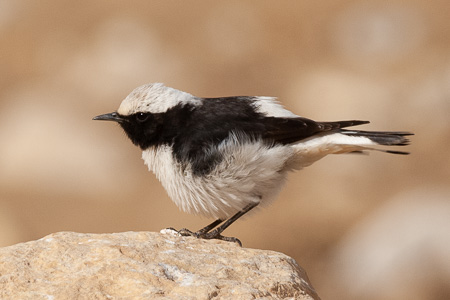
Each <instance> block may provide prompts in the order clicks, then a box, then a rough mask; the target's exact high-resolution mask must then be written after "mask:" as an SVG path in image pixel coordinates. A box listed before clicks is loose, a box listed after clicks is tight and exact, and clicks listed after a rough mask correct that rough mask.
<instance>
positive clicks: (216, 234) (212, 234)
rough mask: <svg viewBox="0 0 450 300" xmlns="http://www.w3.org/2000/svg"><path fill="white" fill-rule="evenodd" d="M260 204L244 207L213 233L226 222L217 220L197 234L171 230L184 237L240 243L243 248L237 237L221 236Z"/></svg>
mask: <svg viewBox="0 0 450 300" xmlns="http://www.w3.org/2000/svg"><path fill="white" fill-rule="evenodd" d="M258 204H259V202H255V203H250V204H248V205H247V206H246V207H244V208H243V209H242V210H240V211H238V212H237V213H236V214H235V215H233V216H232V217H230V218H229V219H227V220H226V221H225V223H223V224H222V225H220V226H219V227H217V228H216V229H214V230H213V231H211V230H212V229H213V228H214V227H216V226H217V225H219V224H220V223H222V222H223V221H224V220H222V219H217V220H215V221H214V222H212V223H211V224H209V225H207V226H205V227H203V228H202V229H200V230H199V231H197V232H192V231H190V230H189V229H186V228H183V229H180V230H175V229H173V228H170V229H172V230H175V231H177V232H178V233H179V234H181V235H183V236H195V237H196V238H200V239H208V240H209V239H217V240H222V241H227V242H235V243H238V244H239V246H241V247H242V243H241V241H240V240H239V239H237V238H235V237H226V236H223V235H221V233H222V232H223V231H224V230H225V229H227V228H228V226H230V225H231V224H233V223H234V222H235V221H236V220H237V219H239V218H240V217H242V216H243V215H245V214H246V213H248V212H249V211H250V210H251V209H253V208H255V207H256V206H258Z"/></svg>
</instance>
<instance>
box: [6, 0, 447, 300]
mask: <svg viewBox="0 0 450 300" xmlns="http://www.w3.org/2000/svg"><path fill="white" fill-rule="evenodd" d="M386 3H387V2H385V1H342V0H340V1H329V0H327V1H214V2H213V1H107V0H103V1H100V0H97V1H68V0H67V1H66V0H65V1H61V0H60V1H56V0H54V1H50V0H48V1H21V0H1V1H0V138H1V147H0V245H2V246H6V245H11V244H14V243H17V242H22V241H28V240H32V239H38V238H41V237H43V236H44V235H46V234H49V233H52V232H57V231H63V230H66V231H67V230H68V231H77V232H121V231H129V230H133V231H139V230H150V231H159V230H160V229H162V228H165V227H168V226H173V227H176V228H181V227H188V228H191V229H198V228H200V227H202V226H203V225H205V224H206V223H208V222H209V221H210V220H207V219H202V218H199V217H195V216H191V215H187V214H184V213H182V212H180V211H179V210H178V209H177V208H176V206H175V205H174V204H173V203H172V202H171V201H170V200H169V199H168V197H167V195H166V194H165V191H164V190H163V188H162V187H161V186H160V184H159V183H158V182H157V180H156V179H155V177H154V176H153V175H152V174H151V173H149V172H147V170H146V167H145V166H144V165H143V163H142V161H141V159H140V151H139V149H137V148H136V147H134V146H133V145H132V144H131V143H130V142H129V141H128V140H127V138H126V137H125V135H124V134H123V133H122V132H121V130H120V128H119V127H118V126H115V125H114V124H111V123H100V122H93V121H91V118H92V117H93V116H95V115H98V114H101V113H107V112H111V111H113V110H115V109H116V108H117V107H118V105H119V104H120V102H121V100H122V99H123V98H124V97H125V96H126V95H127V94H128V93H129V92H130V91H131V90H132V89H133V88H135V87H137V86H138V85H141V84H143V83H147V82H164V83H165V84H166V85H168V86H172V87H175V88H178V89H181V90H184V91H187V92H190V93H192V94H194V95H197V96H207V97H215V96H229V95H266V96H278V97H279V98H280V100H281V101H282V103H283V104H284V105H285V106H287V107H288V108H289V109H291V110H292V111H294V112H295V113H297V114H300V115H303V116H306V117H310V118H313V119H316V120H324V121H325V120H341V119H355V118H356V119H363V120H370V121H371V122H372V124H370V125H366V126H364V127H361V129H373V130H408V131H413V132H415V133H416V136H414V137H413V138H412V140H413V144H412V145H411V146H410V147H408V150H410V151H411V152H412V155H410V156H406V157H405V156H395V155H387V154H383V153H372V154H371V155H370V156H358V155H345V156H333V157H327V158H325V159H324V160H322V161H320V162H318V163H317V164H315V165H313V166H312V167H309V168H307V169H305V170H303V171H301V172H297V173H295V174H291V176H290V178H289V182H288V184H287V185H286V187H285V188H284V190H283V192H282V193H281V195H280V197H279V199H278V201H276V202H275V203H274V204H273V205H272V206H271V207H269V208H268V209H263V210H260V211H259V213H258V214H254V215H253V216H251V217H248V218H246V219H244V220H240V221H239V222H237V223H236V224H234V225H233V226H232V227H231V228H230V229H228V230H227V231H226V234H227V235H231V236H239V238H240V239H241V240H242V241H243V242H244V245H245V246H247V247H252V248H262V249H271V250H275V251H281V252H284V253H286V254H288V255H290V256H292V257H294V258H295V259H296V260H297V261H298V262H299V264H300V265H302V266H303V267H304V268H305V269H306V271H307V272H308V274H309V276H310V278H311V280H312V282H313V284H314V285H315V287H316V289H317V290H318V292H319V295H321V296H322V298H323V299H448V298H449V297H450V284H449V282H450V233H449V232H450V221H449V220H450V186H449V183H450V158H449V157H450V156H449V150H448V149H449V148H450V99H449V98H450V3H449V2H448V1H415V0H411V1H389V4H386Z"/></svg>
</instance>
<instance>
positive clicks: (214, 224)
mask: <svg viewBox="0 0 450 300" xmlns="http://www.w3.org/2000/svg"><path fill="white" fill-rule="evenodd" d="M223 221H224V220H222V219H217V220H215V221H214V222H212V223H211V224H209V225H207V226H205V227H203V228H202V229H200V230H199V231H197V232H196V233H197V234H198V235H201V234H205V233H207V232H209V231H210V230H211V229H213V228H214V227H216V226H217V225H219V224H220V223H222V222H223Z"/></svg>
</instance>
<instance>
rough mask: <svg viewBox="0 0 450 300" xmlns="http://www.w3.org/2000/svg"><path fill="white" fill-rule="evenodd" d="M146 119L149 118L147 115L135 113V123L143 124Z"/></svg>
mask: <svg viewBox="0 0 450 300" xmlns="http://www.w3.org/2000/svg"><path fill="white" fill-rule="evenodd" d="M148 117H149V114H145V113H137V114H136V121H138V122H139V123H143V122H145V121H147V119H148Z"/></svg>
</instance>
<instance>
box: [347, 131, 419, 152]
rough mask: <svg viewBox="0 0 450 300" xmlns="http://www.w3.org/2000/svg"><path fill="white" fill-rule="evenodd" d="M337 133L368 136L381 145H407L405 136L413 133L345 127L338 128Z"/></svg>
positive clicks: (407, 141) (407, 140)
mask: <svg viewBox="0 0 450 300" xmlns="http://www.w3.org/2000/svg"><path fill="white" fill-rule="evenodd" d="M339 133H340V134H343V135H345V136H349V137H365V138H368V139H369V140H370V141H372V142H373V143H375V144H377V145H383V146H406V145H409V139H408V138H406V136H409V135H413V133H410V132H403V131H362V130H347V129H340V130H339ZM372 149H373V150H378V151H383V152H386V153H393V154H409V152H405V151H395V150H384V149H376V148H372Z"/></svg>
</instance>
